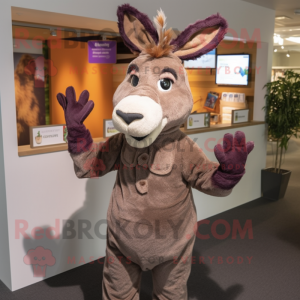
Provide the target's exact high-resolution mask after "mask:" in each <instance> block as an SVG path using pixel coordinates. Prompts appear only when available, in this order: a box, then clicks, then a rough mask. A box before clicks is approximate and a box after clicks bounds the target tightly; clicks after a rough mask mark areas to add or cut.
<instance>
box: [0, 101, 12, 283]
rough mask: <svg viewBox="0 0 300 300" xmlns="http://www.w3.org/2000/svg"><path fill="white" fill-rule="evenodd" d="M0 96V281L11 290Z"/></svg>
mask: <svg viewBox="0 0 300 300" xmlns="http://www.w3.org/2000/svg"><path fill="white" fill-rule="evenodd" d="M2 130H3V126H2V121H1V95H0V280H2V281H3V282H4V283H5V284H6V285H7V286H8V287H9V288H11V272H10V260H9V243H8V224H7V206H6V188H5V176H4V156H3V138H2Z"/></svg>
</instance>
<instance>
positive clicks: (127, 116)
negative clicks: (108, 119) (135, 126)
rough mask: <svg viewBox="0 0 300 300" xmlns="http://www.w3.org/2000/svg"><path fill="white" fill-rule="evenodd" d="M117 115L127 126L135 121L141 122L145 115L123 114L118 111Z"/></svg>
mask: <svg viewBox="0 0 300 300" xmlns="http://www.w3.org/2000/svg"><path fill="white" fill-rule="evenodd" d="M116 114H117V115H118V116H119V117H120V118H122V119H123V120H124V121H125V123H126V124H127V125H129V124H130V123H132V122H133V121H135V120H140V119H143V117H144V116H143V115H142V114H137V113H124V112H122V111H121V110H119V109H118V110H117V111H116Z"/></svg>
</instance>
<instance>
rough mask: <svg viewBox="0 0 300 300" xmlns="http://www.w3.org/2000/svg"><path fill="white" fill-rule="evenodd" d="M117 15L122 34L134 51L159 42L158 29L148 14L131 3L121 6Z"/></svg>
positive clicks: (126, 43) (139, 50)
mask: <svg viewBox="0 0 300 300" xmlns="http://www.w3.org/2000/svg"><path fill="white" fill-rule="evenodd" d="M117 15H118V21H119V22H118V26H119V31H120V35H121V37H122V38H123V41H124V43H125V45H126V46H127V47H128V48H129V49H130V50H131V51H132V52H141V51H142V50H143V49H145V48H146V47H147V46H149V45H150V44H152V45H153V44H157V41H158V34H157V31H156V29H155V28H154V26H153V24H152V22H151V20H150V19H149V18H148V16H147V15H145V14H143V13H141V12H139V11H138V10H137V9H135V8H134V7H132V6H130V5H129V4H124V5H121V6H119V7H118V11H117Z"/></svg>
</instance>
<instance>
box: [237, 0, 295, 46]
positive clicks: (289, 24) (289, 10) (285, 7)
mask: <svg viewBox="0 0 300 300" xmlns="http://www.w3.org/2000/svg"><path fill="white" fill-rule="evenodd" d="M242 1H245V2H249V3H253V4H256V5H259V6H263V7H266V8H270V9H274V10H275V15H276V16H286V17H289V18H290V19H283V20H277V19H275V20H274V21H275V33H277V34H280V36H281V37H282V38H283V39H284V47H285V48H284V50H282V49H281V48H280V47H279V45H278V44H274V47H276V48H278V52H284V51H287V50H289V51H300V44H299V43H294V42H290V41H287V40H285V38H288V37H300V15H296V14H295V13H294V11H295V10H296V9H299V10H300V1H299V0H242Z"/></svg>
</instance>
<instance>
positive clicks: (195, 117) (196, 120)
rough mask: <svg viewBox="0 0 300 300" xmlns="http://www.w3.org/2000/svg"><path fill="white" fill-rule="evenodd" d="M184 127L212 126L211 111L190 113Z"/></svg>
mask: <svg viewBox="0 0 300 300" xmlns="http://www.w3.org/2000/svg"><path fill="white" fill-rule="evenodd" d="M184 127H185V129H187V130H189V129H198V128H208V127H210V113H199V114H191V115H189V117H188V119H187V121H186V122H185V125H184Z"/></svg>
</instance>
